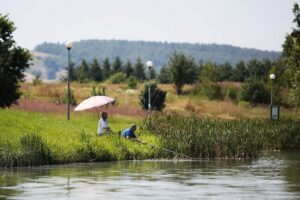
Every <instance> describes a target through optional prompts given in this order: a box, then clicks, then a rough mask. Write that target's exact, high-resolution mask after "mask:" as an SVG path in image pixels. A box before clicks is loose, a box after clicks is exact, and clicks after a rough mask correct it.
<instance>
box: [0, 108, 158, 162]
mask: <svg viewBox="0 0 300 200" xmlns="http://www.w3.org/2000/svg"><path fill="white" fill-rule="evenodd" d="M0 119H1V123H0V130H1V134H0V165H1V166H3V167H15V166H33V165H44V164H56V163H73V162H89V161H113V160H130V159H146V158H149V159H150V158H156V157H158V156H159V151H157V149H154V148H151V147H149V146H147V145H143V144H140V143H138V142H134V141H131V140H127V139H122V138H121V137H120V133H119V131H121V130H123V129H124V128H126V127H128V126H129V124H130V123H133V122H135V123H138V124H139V123H140V122H139V119H137V118H132V117H124V116H114V117H112V118H110V119H109V122H110V126H111V128H112V130H113V131H114V133H113V134H111V135H107V136H103V137H98V136H96V130H97V122H98V118H97V116H96V115H95V113H93V114H90V113H87V114H86V113H84V114H77V115H73V116H72V119H71V120H70V121H69V122H68V121H67V120H66V118H65V116H64V115H61V114H46V115H45V114H43V113H36V112H27V111H20V110H16V109H4V110H0ZM139 137H140V138H141V139H143V140H145V141H147V142H149V143H151V144H156V145H158V144H157V140H156V138H155V137H154V136H153V135H150V134H148V133H146V132H143V133H142V134H139Z"/></svg>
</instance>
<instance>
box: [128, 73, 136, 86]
mask: <svg viewBox="0 0 300 200" xmlns="http://www.w3.org/2000/svg"><path fill="white" fill-rule="evenodd" d="M127 84H128V87H129V88H131V89H135V88H136V86H137V79H136V78H135V77H134V76H130V77H129V78H128V80H127Z"/></svg>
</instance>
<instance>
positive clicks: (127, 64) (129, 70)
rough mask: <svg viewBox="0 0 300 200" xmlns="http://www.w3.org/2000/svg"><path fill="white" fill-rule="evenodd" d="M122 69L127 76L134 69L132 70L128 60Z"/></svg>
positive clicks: (131, 73)
mask: <svg viewBox="0 0 300 200" xmlns="http://www.w3.org/2000/svg"><path fill="white" fill-rule="evenodd" d="M124 71H125V74H126V76H127V78H128V77H130V76H131V75H133V72H134V70H133V67H132V64H131V62H130V60H127V63H126V64H125V66H124Z"/></svg>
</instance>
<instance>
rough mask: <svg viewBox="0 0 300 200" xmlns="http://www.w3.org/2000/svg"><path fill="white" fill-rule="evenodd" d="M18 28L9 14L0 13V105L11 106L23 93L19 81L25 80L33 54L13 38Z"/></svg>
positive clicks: (2, 106)
mask: <svg viewBox="0 0 300 200" xmlns="http://www.w3.org/2000/svg"><path fill="white" fill-rule="evenodd" d="M15 30H16V27H15V26H14V23H13V22H12V21H10V20H9V19H8V17H7V15H4V16H3V15H1V14H0V107H1V108H4V107H9V106H10V105H11V104H13V103H15V102H16V101H17V100H18V99H19V98H20V95H21V92H20V91H19V88H20V85H19V83H20V82H22V81H23V80H24V74H23V72H24V71H25V69H26V68H28V67H29V61H30V60H31V54H30V52H29V51H28V50H26V49H24V48H22V47H20V46H17V45H16V42H15V40H14V39H13V35H12V34H13V32H14V31H15Z"/></svg>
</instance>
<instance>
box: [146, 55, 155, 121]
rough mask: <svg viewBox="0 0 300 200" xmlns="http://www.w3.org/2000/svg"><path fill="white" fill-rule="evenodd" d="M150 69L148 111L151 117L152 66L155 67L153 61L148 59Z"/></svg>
mask: <svg viewBox="0 0 300 200" xmlns="http://www.w3.org/2000/svg"><path fill="white" fill-rule="evenodd" d="M146 65H147V67H148V69H149V85H148V112H149V118H150V117H151V68H152V67H153V63H152V61H148V62H147V63H146Z"/></svg>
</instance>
